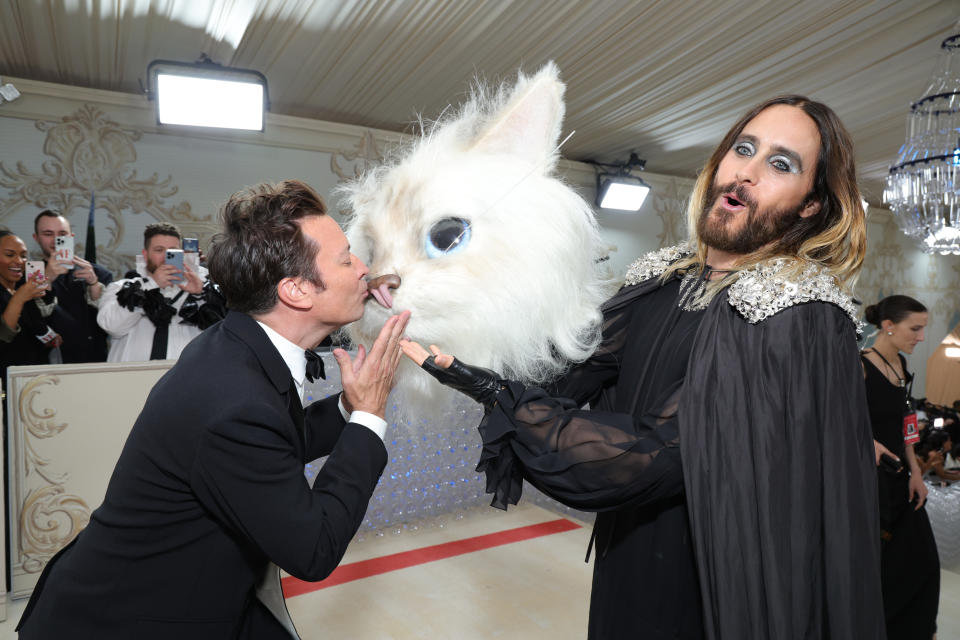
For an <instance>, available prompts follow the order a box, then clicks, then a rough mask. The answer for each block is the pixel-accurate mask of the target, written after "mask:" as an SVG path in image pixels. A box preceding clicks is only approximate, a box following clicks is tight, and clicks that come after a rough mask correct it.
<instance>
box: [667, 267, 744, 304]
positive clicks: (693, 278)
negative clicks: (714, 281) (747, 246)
mask: <svg viewBox="0 0 960 640" xmlns="http://www.w3.org/2000/svg"><path fill="white" fill-rule="evenodd" d="M715 273H722V274H724V275H723V276H721V278H720V279H721V280H722V279H723V278H726V277H728V276H729V275H730V274H731V273H737V270H736V269H714V268H713V267H711V266H710V265H708V264H707V265H704V266H703V269H702V270H701V271H699V272H698V271H694V270H693V269H688V270H687V272H686V273H685V274H683V279H682V280H681V281H680V299H679V300H678V301H677V306H678V307H680V308H681V309H683V310H684V311H702V310H703V309H706V308H707V307H708V306H709V305H710V302H711V300H712V297H711V296H707V295H706V293H707V284H708V282H709V281H710V277H711V276H712V275H713V274H715Z"/></svg>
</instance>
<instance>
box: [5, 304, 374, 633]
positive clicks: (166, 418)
mask: <svg viewBox="0 0 960 640" xmlns="http://www.w3.org/2000/svg"><path fill="white" fill-rule="evenodd" d="M299 403H300V398H299V397H298V396H297V394H296V391H295V389H294V388H293V385H292V380H291V377H290V371H289V369H288V368H287V365H286V364H285V362H284V361H283V359H282V358H281V356H280V354H279V353H278V352H277V351H276V349H275V348H274V346H273V345H272V344H271V342H270V340H269V339H268V338H267V336H266V334H265V333H264V332H263V330H262V329H261V328H260V327H259V326H258V325H257V324H256V322H255V321H254V320H253V319H252V318H251V317H249V316H247V315H244V314H239V313H234V312H231V313H230V314H228V316H227V317H226V318H225V319H224V320H223V321H222V322H220V323H218V324H216V325H214V326H213V327H211V328H210V329H208V330H207V331H206V332H204V333H203V334H202V335H201V336H199V337H198V338H196V339H195V340H194V341H193V342H192V343H191V344H190V345H189V346H188V347H187V348H186V349H185V350H184V352H183V354H182V355H181V357H180V359H179V361H178V362H177V364H176V365H175V366H174V367H173V368H172V369H171V370H170V371H169V372H168V373H167V374H166V375H164V376H163V377H162V378H161V379H160V381H159V382H157V384H156V386H155V387H154V388H153V390H152V391H151V392H150V395H149V397H148V398H147V402H146V404H145V406H144V409H143V411H142V413H141V414H140V416H139V418H138V419H137V421H136V423H135V424H134V426H133V430H132V431H131V433H130V435H129V437H128V438H127V442H126V444H125V446H124V449H123V452H122V453H121V455H120V459H119V460H118V462H117V465H116V468H115V469H114V472H113V476H112V477H111V479H110V483H109V486H108V488H107V493H106V497H105V499H104V502H103V504H102V505H101V506H100V507H99V508H98V509H97V510H96V511H95V512H94V513H93V514H92V516H91V520H90V524H89V525H88V526H87V528H86V529H84V531H83V532H81V533H80V535H79V536H78V537H77V539H76V540H75V541H74V542H73V543H72V544H71V545H69V546H68V547H67V548H66V549H64V550H63V551H61V552H60V553H59V554H58V555H57V556H55V557H54V558H53V559H52V560H51V561H50V562H49V563H48V565H47V567H46V569H45V570H44V572H43V574H42V576H41V578H40V582H39V583H38V585H37V587H36V589H35V590H34V592H33V596H32V597H31V599H30V602H29V604H28V605H27V608H26V610H25V611H24V614H23V617H22V618H21V620H20V628H19V630H20V638H21V639H22V640H30V639H31V638H53V637H57V634H60V633H62V634H64V637H70V638H73V639H75V640H80V639H85V638H91V639H92V638H98V639H104V638H124V639H127V638H137V640H151V639H154V638H156V639H158V640H159V639H161V638H163V639H169V638H177V640H188V639H193V638H197V639H200V638H203V639H204V640H214V639H218V638H257V639H258V640H261V639H272V638H286V639H289V635H288V634H287V633H286V632H284V631H283V629H282V627H281V626H280V625H279V623H278V622H277V621H276V620H275V619H273V618H272V617H271V616H270V614H269V613H268V612H267V611H266V609H265V608H264V607H263V606H262V605H261V604H260V603H259V602H258V601H257V600H256V598H255V597H254V588H255V584H256V582H257V581H258V580H259V579H260V578H261V576H262V575H263V573H264V570H265V568H266V566H267V562H268V560H272V561H273V562H275V563H276V564H277V565H279V566H280V567H281V568H282V569H284V570H286V571H287V572H289V573H290V574H292V575H294V576H296V577H298V578H300V579H303V580H310V581H316V580H322V579H323V578H325V577H326V576H327V575H328V574H329V573H330V572H331V571H333V569H334V568H335V567H336V566H337V564H338V563H339V562H340V559H341V558H342V556H343V553H344V551H345V550H346V547H347V544H348V543H349V541H350V539H351V538H352V537H353V535H354V534H355V532H356V530H357V528H358V527H359V525H360V523H361V522H362V519H363V515H364V512H365V511H366V508H367V503H368V501H369V499H370V495H371V494H372V493H373V490H374V488H375V487H376V484H377V480H378V478H379V476H380V473H381V472H382V471H383V468H384V466H385V465H386V460H387V454H386V449H385V447H384V445H383V443H382V441H381V440H380V438H379V437H378V436H377V435H376V434H375V433H373V432H372V431H371V430H369V429H367V428H366V427H363V426H361V425H357V424H353V423H347V424H345V423H344V420H343V418H342V416H341V414H340V411H339V409H338V407H337V397H336V396H334V397H331V398H328V399H326V400H322V401H318V402H314V403H313V404H311V405H310V406H309V407H307V408H306V410H301V409H300V404H299ZM105 410H108V408H107V407H105ZM302 411H305V420H304V422H305V429H303V430H302V431H301V430H300V429H298V426H297V423H296V417H297V416H298V415H304V414H303V413H301V412H302ZM327 454H329V456H330V457H329V458H328V459H327V461H326V463H325V464H324V465H323V468H322V469H321V470H320V473H319V475H318V476H317V479H316V482H315V483H314V485H313V487H312V488H311V487H310V486H309V485H308V484H307V481H306V480H305V478H304V474H303V465H304V463H305V462H307V461H310V460H313V459H316V458H318V457H321V456H324V455H327Z"/></svg>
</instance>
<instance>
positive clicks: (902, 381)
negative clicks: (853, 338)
mask: <svg viewBox="0 0 960 640" xmlns="http://www.w3.org/2000/svg"><path fill="white" fill-rule="evenodd" d="M870 350H871V351H873V352H874V353H875V354H877V355H878V356H879V357H880V359H881V360H883V364H885V365H887V369H889V370H890V373H892V374H893V377H895V378H896V379H897V382H898V383H899V386H900V387H901V388H903V387H906V386H907V379H906V377H905V376H906V373H904V375H900V374H899V373H898V372H897V370H896V369H894V368H893V365H892V364H890V363H889V362H887V359H886V358H884V357H883V354H882V353H880V352H879V351H877V348H876V347H870Z"/></svg>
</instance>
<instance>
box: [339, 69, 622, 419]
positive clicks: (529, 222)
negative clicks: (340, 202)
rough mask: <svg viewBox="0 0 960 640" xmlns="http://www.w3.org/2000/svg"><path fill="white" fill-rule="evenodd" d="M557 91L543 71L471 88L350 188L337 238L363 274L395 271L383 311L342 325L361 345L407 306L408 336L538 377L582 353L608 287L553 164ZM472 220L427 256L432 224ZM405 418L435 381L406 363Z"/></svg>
mask: <svg viewBox="0 0 960 640" xmlns="http://www.w3.org/2000/svg"><path fill="white" fill-rule="evenodd" d="M563 91H564V85H563V84H562V83H561V82H560V81H559V79H558V72H557V68H556V67H555V66H554V65H553V63H549V64H547V65H546V66H545V67H544V68H543V69H541V70H540V71H539V72H538V73H537V74H536V75H534V76H530V77H528V76H524V75H522V74H520V75H519V77H518V80H517V83H516V85H514V86H513V87H501V88H500V89H499V90H498V91H497V92H495V93H493V94H491V93H490V92H488V91H486V90H484V89H483V88H482V87H478V88H477V89H475V90H474V92H473V95H472V97H471V98H470V100H469V101H468V102H467V103H466V104H464V105H463V106H462V107H461V108H460V109H459V111H458V112H457V113H456V114H454V115H451V116H448V117H447V118H445V119H443V120H441V121H439V122H437V123H435V124H434V125H433V126H432V127H431V128H430V130H429V131H427V132H425V134H424V136H423V137H422V138H421V139H419V140H418V141H416V142H415V143H413V144H412V146H411V147H409V148H407V149H405V150H402V153H401V154H400V155H399V157H397V158H396V159H394V160H393V161H392V162H390V163H388V164H386V165H384V166H381V167H378V168H377V169H375V170H373V171H372V172H370V173H368V174H367V175H365V176H363V177H361V178H359V179H358V180H356V181H354V182H352V183H350V184H348V185H347V186H346V187H345V188H344V189H343V192H344V193H345V195H346V200H347V203H348V204H349V207H350V209H351V210H352V217H351V218H350V220H349V222H348V228H347V235H348V237H349V239H350V242H351V245H352V247H353V251H354V253H356V254H357V255H358V256H359V257H360V258H361V259H362V260H364V261H365V262H366V263H367V264H368V265H369V267H370V274H371V275H372V276H374V275H381V274H385V273H396V274H398V275H399V276H400V277H401V278H402V281H403V282H402V285H401V286H400V288H399V289H397V290H396V291H395V292H394V309H393V310H392V311H388V310H386V309H383V308H382V307H381V306H380V305H379V304H377V303H376V302H375V301H373V300H371V301H370V302H369V303H368V304H367V310H366V313H365V314H364V317H363V319H361V320H360V321H358V322H356V323H354V324H353V325H351V326H350V327H349V332H350V335H351V338H352V339H353V340H354V341H355V342H362V343H364V344H366V345H367V346H368V347H369V345H370V344H372V342H373V339H374V338H375V337H376V335H377V332H378V331H379V328H380V327H381V326H382V324H383V322H384V320H385V319H386V318H387V316H388V315H389V313H397V312H399V311H401V310H405V309H410V310H411V311H412V316H411V320H410V324H409V326H408V329H407V334H408V335H409V336H410V337H411V338H413V339H414V340H417V341H418V342H421V343H422V344H424V345H425V346H426V345H428V344H437V345H438V346H439V347H440V348H441V349H443V350H444V351H446V352H448V353H453V354H454V355H456V356H457V357H458V358H460V359H461V360H463V361H464V362H468V363H471V364H477V365H481V366H484V367H488V368H491V369H494V370H496V371H498V372H500V373H502V374H504V375H505V376H507V377H510V378H514V379H519V380H522V381H525V382H533V383H535V382H542V381H545V380H548V379H550V378H551V377H553V376H555V375H557V374H558V373H560V372H561V371H562V370H563V369H564V368H565V367H566V366H568V365H569V363H570V362H571V361H581V360H583V359H585V358H586V357H587V356H588V355H590V353H592V352H593V350H594V349H595V347H596V345H597V341H598V338H599V323H600V317H601V316H600V312H599V307H600V304H601V303H602V302H603V300H604V299H605V298H606V296H607V295H608V294H609V293H610V289H609V282H608V281H607V280H606V279H605V278H604V277H603V275H602V271H601V270H600V269H599V268H598V267H597V265H596V258H597V257H598V256H600V255H602V251H603V246H602V244H601V242H600V238H599V234H598V230H597V224H596V221H595V219H594V217H593V212H592V210H591V208H590V206H589V205H588V204H587V203H586V202H584V200H583V199H582V198H581V197H580V196H579V195H578V194H577V193H576V192H575V191H574V190H573V189H571V188H570V187H568V186H567V185H565V184H564V183H563V182H561V181H560V180H559V179H558V178H557V177H556V175H554V173H553V170H554V168H555V166H556V162H557V159H558V155H557V150H556V149H555V147H556V145H557V142H558V139H559V136H560V131H561V123H562V120H563V113H564V105H563ZM447 217H457V218H463V219H466V220H468V221H469V222H470V224H471V227H472V232H471V235H472V238H471V240H470V242H469V244H468V245H467V246H466V247H465V248H464V249H462V250H461V251H459V252H457V253H452V254H450V255H444V256H441V257H438V258H434V259H430V258H428V257H427V255H426V253H425V251H424V249H423V246H424V240H425V237H426V234H427V233H428V231H429V229H430V228H431V226H432V225H433V224H434V223H435V222H437V221H438V220H440V219H443V218H447ZM397 385H398V390H399V391H400V393H401V394H402V397H401V398H400V402H399V404H400V406H402V407H406V409H407V411H406V413H407V414H408V415H411V414H413V413H416V412H420V411H424V410H425V409H426V408H427V407H429V406H431V404H432V405H433V406H436V403H437V402H440V401H442V396H443V392H442V389H443V388H442V387H441V386H440V385H439V383H437V382H435V381H434V380H433V379H432V378H430V377H429V376H427V375H426V374H425V373H424V372H422V371H421V370H420V369H418V368H417V367H415V366H412V364H411V363H409V362H405V363H404V365H403V366H402V368H401V370H400V371H399V372H398V383H397Z"/></svg>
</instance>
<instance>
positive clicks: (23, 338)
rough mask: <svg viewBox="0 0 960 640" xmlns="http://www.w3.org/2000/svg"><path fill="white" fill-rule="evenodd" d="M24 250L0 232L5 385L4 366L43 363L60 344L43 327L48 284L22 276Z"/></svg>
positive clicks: (0, 345)
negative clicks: (44, 299) (44, 300)
mask: <svg viewBox="0 0 960 640" xmlns="http://www.w3.org/2000/svg"><path fill="white" fill-rule="evenodd" d="M26 263H27V247H26V245H25V244H23V240H21V239H20V238H19V237H17V236H16V235H14V234H13V233H12V232H10V231H7V230H6V229H2V230H0V285H2V287H0V308H2V311H0V314H2V321H0V384H2V386H3V387H4V388H5V387H6V384H7V367H10V366H13V365H21V364H47V363H48V362H49V361H50V359H49V358H50V349H51V348H53V347H58V346H60V345H61V344H62V343H63V339H62V338H61V337H60V335H59V334H58V333H57V332H56V331H54V330H53V329H51V328H50V327H49V326H48V324H47V317H48V316H49V315H50V313H51V311H52V308H51V306H50V305H47V304H44V302H43V296H44V294H45V293H46V292H47V289H48V284H47V282H46V279H45V278H44V277H43V275H42V274H40V275H39V276H34V277H32V278H26V277H25V268H26ZM3 418H4V424H6V418H7V414H6V412H4V414H3Z"/></svg>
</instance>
